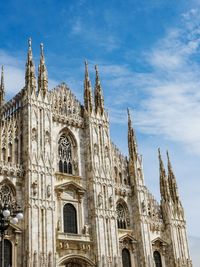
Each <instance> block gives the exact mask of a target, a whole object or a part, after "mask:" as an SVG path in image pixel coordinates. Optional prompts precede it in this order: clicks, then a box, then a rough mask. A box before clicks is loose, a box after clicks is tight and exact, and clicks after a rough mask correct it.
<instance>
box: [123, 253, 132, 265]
mask: <svg viewBox="0 0 200 267" xmlns="http://www.w3.org/2000/svg"><path fill="white" fill-rule="evenodd" d="M122 264H123V267H131V257H130V252H129V250H128V249H126V248H124V249H123V250H122Z"/></svg>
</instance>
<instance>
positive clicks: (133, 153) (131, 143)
mask: <svg viewBox="0 0 200 267" xmlns="http://www.w3.org/2000/svg"><path fill="white" fill-rule="evenodd" d="M127 113H128V149H129V156H130V158H131V159H132V160H134V159H136V158H137V155H138V149H137V141H136V136H135V132H134V129H133V127H132V121H131V116H130V112H129V109H128V108H127Z"/></svg>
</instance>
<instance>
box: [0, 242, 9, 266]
mask: <svg viewBox="0 0 200 267" xmlns="http://www.w3.org/2000/svg"><path fill="white" fill-rule="evenodd" d="M1 246H2V242H0V259H1V258H2V255H1V254H2V249H1ZM4 266H5V267H7V266H12V244H11V242H10V241H9V240H7V239H4Z"/></svg>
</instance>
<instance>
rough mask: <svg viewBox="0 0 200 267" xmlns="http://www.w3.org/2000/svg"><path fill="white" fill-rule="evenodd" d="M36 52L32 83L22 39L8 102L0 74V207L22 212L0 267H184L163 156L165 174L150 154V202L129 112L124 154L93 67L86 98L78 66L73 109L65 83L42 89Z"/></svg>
mask: <svg viewBox="0 0 200 267" xmlns="http://www.w3.org/2000/svg"><path fill="white" fill-rule="evenodd" d="M40 49H41V52H40V62H39V67H38V77H37V79H36V73H35V66H34V61H33V54H32V48H31V40H29V43H28V53H27V61H26V67H25V85H24V87H23V88H22V89H21V91H19V93H17V94H16V95H15V96H14V97H13V98H12V99H11V100H9V101H8V102H6V101H5V93H6V85H4V69H3V67H2V73H1V84H0V151H1V154H0V203H1V205H2V203H6V205H8V206H9V205H12V203H13V202H15V203H18V205H19V206H20V207H21V208H22V211H23V215H24V218H23V219H22V220H21V221H19V223H17V224H14V223H12V222H11V223H10V226H9V228H8V229H7V230H6V232H5V236H4V260H5V265H4V267H8V266H9V267H11V266H12V267H20V266H22V267H192V261H191V258H190V254H189V248H188V241H187V234H186V222H185V216H184V209H183V206H182V204H181V200H180V197H179V194H178V188H177V183H176V177H175V175H174V172H173V168H172V165H171V161H170V158H169V154H168V153H167V161H168V162H167V168H166V169H167V170H165V166H164V163H163V160H162V156H161V152H160V151H158V162H159V168H160V172H159V173H160V195H161V201H160V203H158V202H157V201H156V200H155V198H154V197H153V195H152V194H151V193H150V192H149V190H148V188H147V187H146V186H145V182H144V175H143V167H142V157H141V155H140V154H139V152H138V145H137V141H136V136H135V132H134V128H133V125H132V121H131V115H130V113H129V111H128V116H127V143H128V156H124V155H123V154H122V153H121V152H120V151H119V149H118V148H117V147H116V146H115V145H114V144H113V143H112V141H111V138H110V130H109V117H108V113H107V111H106V110H105V107H104V97H103V90H102V87H101V82H100V77H99V70H98V68H97V66H95V71H96V78H95V86H94V92H93V90H92V86H91V82H90V78H89V71H88V64H87V62H85V77H84V86H83V94H84V101H83V104H82V103H80V102H79V101H78V100H77V99H76V97H75V96H74V94H73V93H72V92H71V90H70V88H69V87H68V86H67V85H66V84H65V83H61V84H60V85H58V86H57V87H55V88H53V89H51V90H50V89H49V88H48V75H47V68H46V65H45V57H44V51H43V45H42V44H41V47H40ZM1 212H2V210H1ZM0 216H3V215H0ZM2 247H3V246H2ZM2 254H3V253H2V252H1V255H0V256H1V257H2ZM1 266H2V265H1Z"/></svg>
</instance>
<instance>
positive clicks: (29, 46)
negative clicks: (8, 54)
mask: <svg viewBox="0 0 200 267" xmlns="http://www.w3.org/2000/svg"><path fill="white" fill-rule="evenodd" d="M31 46H32V40H31V38H29V39H28V49H29V50H31Z"/></svg>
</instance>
